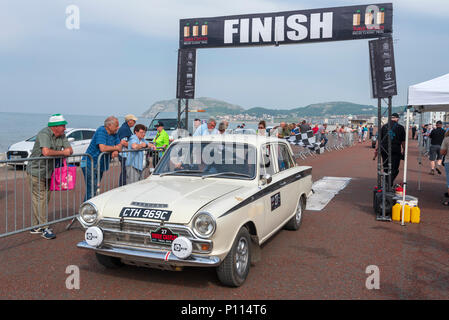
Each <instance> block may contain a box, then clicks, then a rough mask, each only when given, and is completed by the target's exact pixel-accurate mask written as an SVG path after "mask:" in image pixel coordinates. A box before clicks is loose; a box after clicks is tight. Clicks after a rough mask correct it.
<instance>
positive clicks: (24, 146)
mask: <svg viewBox="0 0 449 320" xmlns="http://www.w3.org/2000/svg"><path fill="white" fill-rule="evenodd" d="M94 134H95V129H92V128H76V129H75V128H67V129H66V131H65V135H66V137H67V139H68V140H69V142H70V144H71V146H72V149H73V154H74V155H75V154H83V153H85V152H86V150H87V148H88V147H89V143H90V140H92V137H93V135H94ZM35 140H36V136H34V137H31V138H29V139H27V140H24V141H20V142H17V143H14V144H13V145H11V146H10V147H9V148H8V152H7V153H6V158H7V160H19V159H23V158H29V157H30V156H31V151H32V150H33V146H34V141H35ZM80 161H81V157H70V158H69V159H68V162H70V163H73V162H80ZM11 164H12V165H23V164H25V165H26V164H27V162H24V163H22V162H16V163H11Z"/></svg>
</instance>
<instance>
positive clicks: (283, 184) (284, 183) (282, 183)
mask: <svg viewBox="0 0 449 320" xmlns="http://www.w3.org/2000/svg"><path fill="white" fill-rule="evenodd" d="M286 184H287V182H285V181H284V182H281V183H279V185H280V186H281V187H283V186H285V185H286Z"/></svg>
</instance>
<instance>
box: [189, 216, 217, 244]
mask: <svg viewBox="0 0 449 320" xmlns="http://www.w3.org/2000/svg"><path fill="white" fill-rule="evenodd" d="M192 226H193V232H194V233H195V234H196V235H197V236H198V237H200V238H209V237H211V236H212V235H213V234H214V232H215V229H216V223H215V219H214V218H213V217H212V215H211V214H210V213H208V212H200V213H198V214H197V215H196V216H195V217H194V218H193V223H192Z"/></svg>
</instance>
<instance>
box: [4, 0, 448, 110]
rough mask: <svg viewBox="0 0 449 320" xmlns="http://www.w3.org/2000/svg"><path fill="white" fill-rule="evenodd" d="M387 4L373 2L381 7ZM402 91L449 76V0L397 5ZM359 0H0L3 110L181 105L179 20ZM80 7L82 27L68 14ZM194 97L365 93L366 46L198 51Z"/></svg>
mask: <svg viewBox="0 0 449 320" xmlns="http://www.w3.org/2000/svg"><path fill="white" fill-rule="evenodd" d="M381 2H383V1H380V2H377V3H381ZM385 2H392V3H393V14H394V17H393V39H394V51H395V62H396V77H397V85H398V95H397V96H394V97H393V105H406V104H407V88H408V86H410V85H413V84H416V83H419V82H423V81H427V80H430V79H432V78H435V77H438V76H441V75H443V74H446V73H448V72H449V60H448V52H449V1H448V0H426V1H423V0H393V1H385ZM375 3H376V2H372V1H364V0H354V1H348V0H333V1H328V0H305V1H302V0H227V1H223V0H189V1H186V0H161V1H159V0H121V1H119V0H70V1H68V0H39V1H34V0H2V1H1V2H0V112H24V113H48V114H53V113H63V114H64V113H66V114H83V115H116V116H123V115H125V114H128V113H133V114H136V115H141V114H142V113H143V112H145V111H146V110H147V109H148V108H149V107H150V106H151V105H152V104H153V103H154V102H156V101H160V100H168V99H174V98H176V73H177V51H178V47H179V42H178V39H179V34H178V33H179V20H180V19H183V18H200V17H214V16H227V15H238V14H251V13H269V12H279V11H293V10H306V9H315V8H326V7H338V6H350V5H359V4H375ZM70 5H75V6H76V7H77V8H79V29H69V28H67V26H66V20H67V18H68V17H69V16H70V13H71V12H70V11H69V13H66V10H67V8H68V7H69V6H70ZM196 68H197V69H196V94H195V96H196V97H211V98H216V99H220V100H224V101H226V102H229V103H233V104H237V105H240V106H242V107H244V108H251V107H266V108H275V109H291V108H297V107H304V106H307V105H309V104H313V103H320V102H329V101H348V102H353V103H359V104H365V105H377V101H376V100H375V99H372V98H371V91H370V72H369V54H368V40H353V41H335V42H327V43H313V44H310V43H309V44H297V45H296V44H295V45H288V46H279V47H252V48H226V49H201V50H197V67H196Z"/></svg>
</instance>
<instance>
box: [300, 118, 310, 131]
mask: <svg viewBox="0 0 449 320" xmlns="http://www.w3.org/2000/svg"><path fill="white" fill-rule="evenodd" d="M310 130H312V128H310V126H309V125H308V124H307V123H306V120H302V121H301V124H300V125H299V131H300V132H301V133H306V132H307V131H310Z"/></svg>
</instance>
